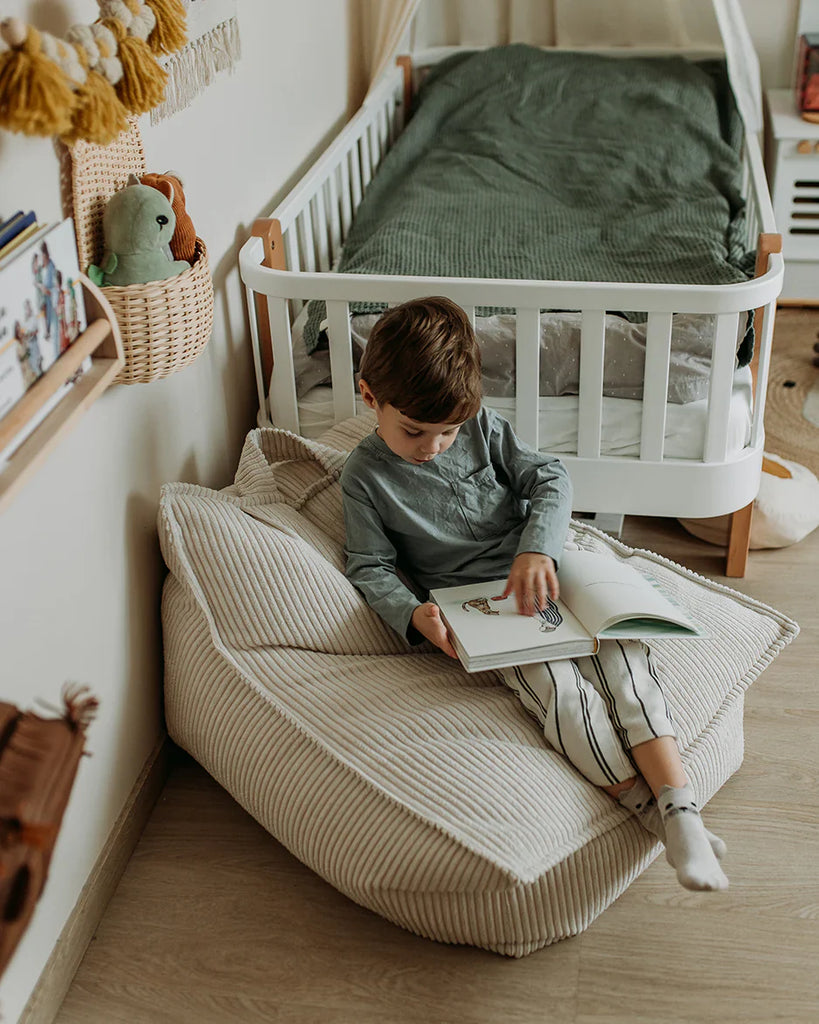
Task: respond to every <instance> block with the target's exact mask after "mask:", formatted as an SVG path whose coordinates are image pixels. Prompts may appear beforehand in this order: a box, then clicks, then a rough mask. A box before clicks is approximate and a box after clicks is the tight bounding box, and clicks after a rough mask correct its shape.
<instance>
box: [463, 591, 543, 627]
mask: <svg viewBox="0 0 819 1024" xmlns="http://www.w3.org/2000/svg"><path fill="white" fill-rule="evenodd" d="M503 600H505V599H504V597H503V595H502V594H500V595H498V596H497V597H473V598H472V599H471V600H468V601H464V602H463V604H462V605H461V608H463V610H464V611H465V612H468V611H469V609H470V608H474V609H475V610H476V611H479V612H481V613H482V614H483V615H500V612H499V611H496V610H495V609H494V608H492V607H491V606H490V604H489V602H490V601H503ZM532 618H535V619H538V620H539V622H538V625H539V627H540V632H541V633H551V631H552V630H553V629H557V627H558V626H559V625H560V624H561V622H563V616H562V615H561V614H560V610H559V609H558V607H557V605H556V604H555V603H554V601H553V600H552V599H551V598H550V597H547V598H546V607H545V608H538V609H537V611H536V612H535V614H534V615H533V616H532Z"/></svg>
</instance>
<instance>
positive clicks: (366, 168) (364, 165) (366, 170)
mask: <svg viewBox="0 0 819 1024" xmlns="http://www.w3.org/2000/svg"><path fill="white" fill-rule="evenodd" d="M358 144H359V146H360V147H361V160H360V165H361V191H362V194H363V193H364V192H366V191H367V186H368V185H369V184H370V182H371V181H372V177H373V165H372V157H371V155H370V133H369V129H368V130H367V131H365V132H364V134H363V135H362V136H361V138H360V139H359V140H358Z"/></svg>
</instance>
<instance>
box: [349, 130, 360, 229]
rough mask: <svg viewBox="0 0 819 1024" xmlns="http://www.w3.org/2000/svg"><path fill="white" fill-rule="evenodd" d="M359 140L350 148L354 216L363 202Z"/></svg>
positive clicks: (351, 194)
mask: <svg viewBox="0 0 819 1024" xmlns="http://www.w3.org/2000/svg"><path fill="white" fill-rule="evenodd" d="M358 147H359V144H358V142H356V143H355V145H354V146H353V147H352V148H351V149H350V152H349V154H348V159H349V162H350V199H351V202H352V207H353V216H354V217H355V212H356V210H357V209H358V207H359V204H360V203H361V156H360V154H359V148H358Z"/></svg>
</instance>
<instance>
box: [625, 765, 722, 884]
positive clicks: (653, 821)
mask: <svg viewBox="0 0 819 1024" xmlns="http://www.w3.org/2000/svg"><path fill="white" fill-rule="evenodd" d="M617 800H618V802H619V803H620V804H621V805H622V806H623V807H625V809H626V810H627V811H631V813H632V814H633V815H634V817H635V818H636V819H637V820H638V821H639V822H640V824H641V825H642V826H643V828H644V829H645V830H646V831H647V832H650V833H651V834H652V835H653V836H656V837H657V839H659V840H660V842H661V843H662V844H663V846H665V825H664V824H663V817H662V815H661V814H660V808H659V807H658V806H657V800H656V798H655V796H654V794H653V793H652V792H651V787H650V786H649V784H648V783H647V782H646V780H645V779H644V778H643V776H642V775H638V776H637V780H636V782H635V783H634V785H633V786H632V787H631V788H630V789H624V790H623V792H622V793H620V794H619V796H618V797H617ZM705 835H706V836H707V838H708V842H709V843H710V844H711V849H712V850H713V851H714V854H715V855H716V857H717V858H718V859H719V860H722V858H723V857H724V856H725V854H726V853H727V851H728V847H727V846H726V845H725V843H724V842H723V840H722V839H720V837H719V836H715V835H714V833H713V832H709V831H708V829H706V830H705ZM666 857H668V851H667V850H666ZM669 863H670V859H669ZM671 866H672V867H674V865H673V864H672V865H671Z"/></svg>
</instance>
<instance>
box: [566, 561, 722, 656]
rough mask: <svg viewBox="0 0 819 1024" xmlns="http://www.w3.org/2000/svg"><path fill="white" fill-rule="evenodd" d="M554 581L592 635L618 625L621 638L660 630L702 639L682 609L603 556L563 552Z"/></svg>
mask: <svg viewBox="0 0 819 1024" xmlns="http://www.w3.org/2000/svg"><path fill="white" fill-rule="evenodd" d="M558 579H559V581H560V596H561V597H562V598H563V600H564V601H565V603H566V604H567V605H568V606H569V607H570V608H571V609H572V611H573V612H574V614H575V615H576V616H577V617H578V619H580V621H581V622H582V623H583V625H584V626H585V627H586V628H587V629H588V631H589V632H590V633H591V634H592V635H593V636H599V635H600V634H601V633H603V632H604V631H605V630H607V629H609V628H613V627H614V626H615V624H622V626H620V625H618V627H617V629H616V630H615V631H614V632H616V635H617V636H618V637H621V638H625V637H631V638H634V639H637V638H640V637H649V636H651V635H660V634H661V633H662V632H663V627H664V626H665V625H668V626H670V627H671V628H670V630H669V631H668V632H670V633H671V634H673V633H675V632H679V635H681V636H684V635H696V636H701V635H703V634H702V632H701V630H700V629H699V627H698V626H697V624H696V623H695V622H694V620H693V619H692V618H691V617H690V616H689V615H688V614H687V613H686V612H685V610H684V609H682V608H680V607H678V606H677V605H676V604H673V603H672V602H671V601H670V600H669V599H668V598H667V597H665V596H664V595H663V594H662V593H661V591H660V590H659V589H658V588H657V587H656V586H655V585H654V584H653V583H651V582H649V581H648V580H647V579H646V578H645V577H644V576H642V575H641V573H639V572H638V571H637V570H636V569H633V568H632V567H631V566H630V565H627V564H626V563H625V562H620V561H618V560H617V559H614V558H611V557H609V556H608V555H601V554H598V553H597V552H594V551H564V552H563V554H562V555H561V559H560V569H559V572H558ZM624 620H635V621H632V622H625V621H624ZM675 627H676V628H675ZM611 635H614V633H612V634H611Z"/></svg>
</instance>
